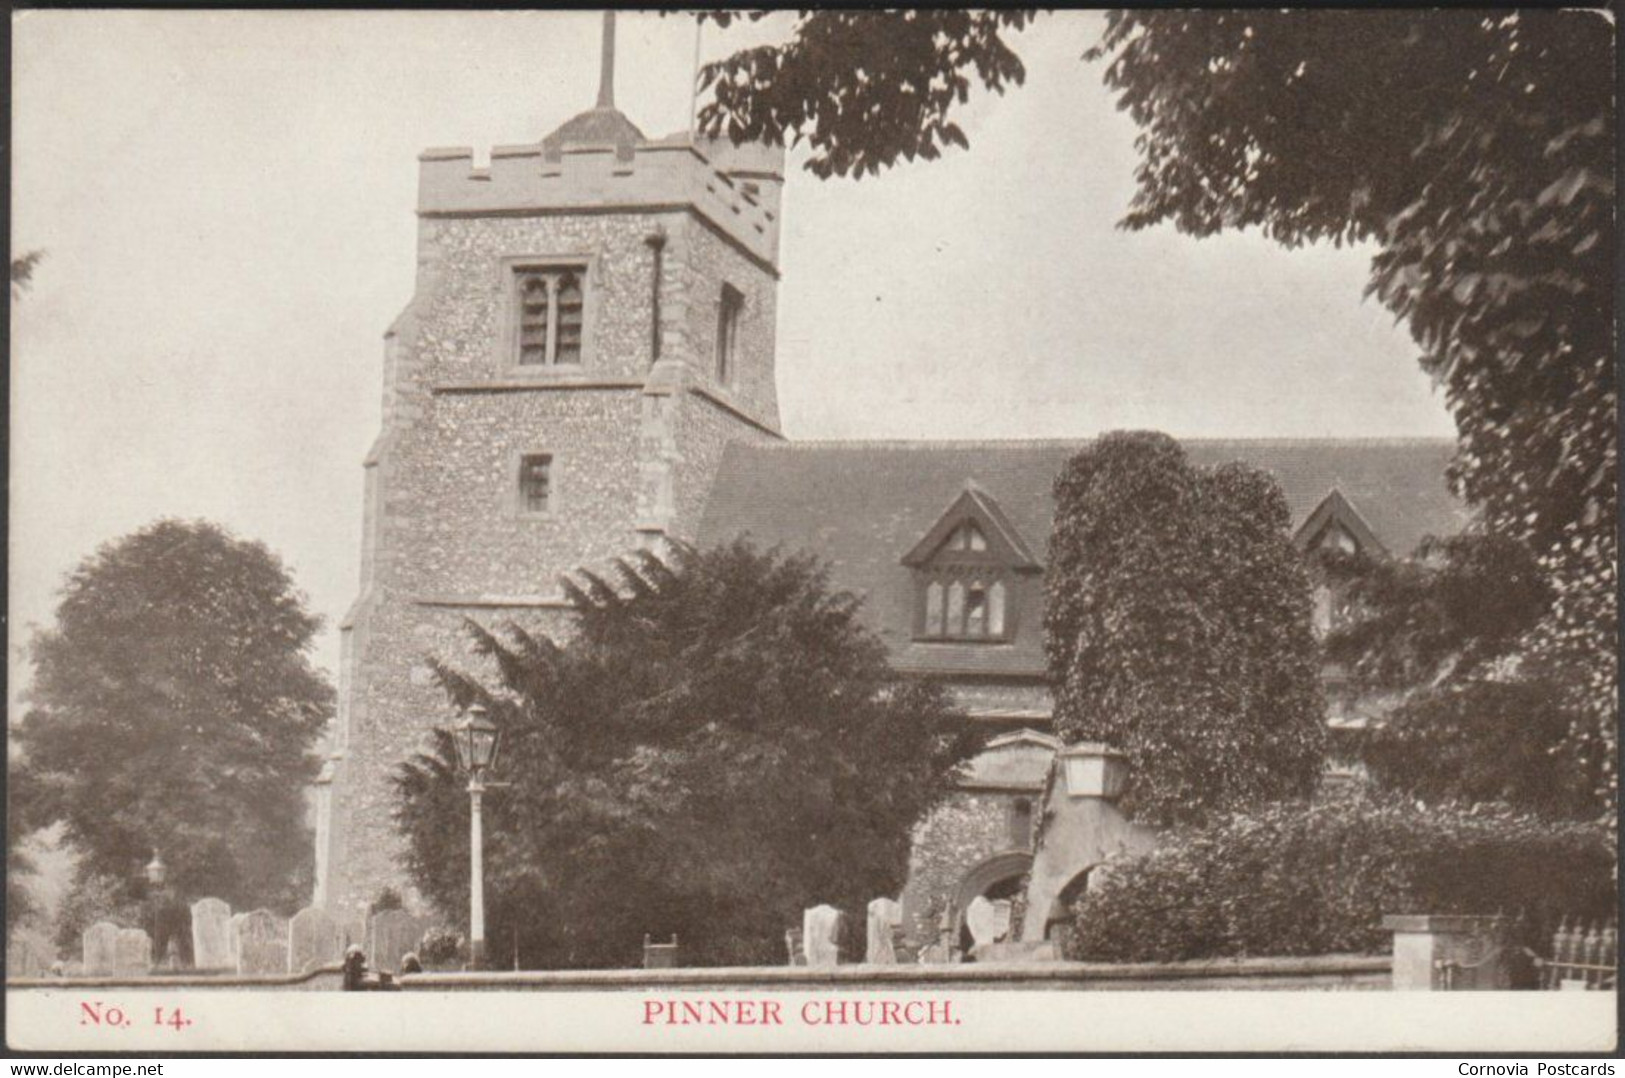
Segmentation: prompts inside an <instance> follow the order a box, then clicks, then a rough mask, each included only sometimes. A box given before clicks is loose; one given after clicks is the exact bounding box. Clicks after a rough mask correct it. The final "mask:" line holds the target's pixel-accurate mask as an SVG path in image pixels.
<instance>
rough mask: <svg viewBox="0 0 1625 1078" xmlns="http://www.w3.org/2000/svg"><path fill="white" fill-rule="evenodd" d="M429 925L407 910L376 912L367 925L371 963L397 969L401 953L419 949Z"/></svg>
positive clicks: (370, 964) (368, 961)
mask: <svg viewBox="0 0 1625 1078" xmlns="http://www.w3.org/2000/svg"><path fill="white" fill-rule="evenodd" d="M428 927H429V926H428V925H426V924H424V923H423V921H422V919H421V918H418V917H414V916H412V915H411V914H410V913H407V912H406V911H405V910H385V911H384V912H383V913H380V914H378V915H376V916H375V917H373V919H372V921H371V922H370V923H369V924H368V925H367V946H366V952H367V965H369V966H371V967H372V968H373V969H381V970H387V971H388V972H390V973H394V972H395V971H396V969H397V968H398V967H399V966H400V964H401V956H402V955H404V954H406V953H407V952H408V951H416V950H417V949H418V947H419V945H420V944H421V943H422V942H423V933H424V932H425V931H426V930H427V929H428Z"/></svg>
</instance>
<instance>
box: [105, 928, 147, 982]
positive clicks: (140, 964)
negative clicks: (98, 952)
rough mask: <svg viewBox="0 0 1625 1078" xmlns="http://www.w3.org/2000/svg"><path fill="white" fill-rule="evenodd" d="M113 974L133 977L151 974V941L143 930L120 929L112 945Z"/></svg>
mask: <svg viewBox="0 0 1625 1078" xmlns="http://www.w3.org/2000/svg"><path fill="white" fill-rule="evenodd" d="M113 972H114V973H117V974H120V975H124V976H133V975H140V974H146V973H151V972H152V939H151V937H149V936H148V935H147V930H146V929H144V928H121V929H119V930H118V936H117V937H116V938H115V940H114V943H113Z"/></svg>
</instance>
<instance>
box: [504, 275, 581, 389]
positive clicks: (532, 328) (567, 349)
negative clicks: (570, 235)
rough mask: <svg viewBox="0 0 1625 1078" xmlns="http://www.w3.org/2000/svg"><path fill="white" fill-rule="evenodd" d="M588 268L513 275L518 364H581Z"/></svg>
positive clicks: (527, 365)
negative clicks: (585, 281) (585, 283)
mask: <svg viewBox="0 0 1625 1078" xmlns="http://www.w3.org/2000/svg"><path fill="white" fill-rule="evenodd" d="M585 277H586V268H585V267H583V266H549V267H546V268H529V269H526V268H521V269H518V270H516V271H515V273H514V289H515V295H514V300H515V308H516V310H517V313H518V318H517V319H516V321H517V323H518V332H519V357H518V358H519V364H520V365H521V366H526V367H542V366H560V365H568V364H577V363H580V362H581V338H582V323H583V321H584V318H583V312H584V310H585V306H586V302H585V290H584V288H585V286H584V280H585Z"/></svg>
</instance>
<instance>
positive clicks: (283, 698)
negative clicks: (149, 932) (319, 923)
mask: <svg viewBox="0 0 1625 1078" xmlns="http://www.w3.org/2000/svg"><path fill="white" fill-rule="evenodd" d="M318 625H319V619H318V618H316V617H315V616H314V615H312V614H310V613H308V612H307V611H306V609H305V605H304V599H303V597H302V596H301V595H300V594H299V593H298V592H297V591H295V590H294V587H293V583H292V581H291V580H290V579H289V577H288V573H287V570H286V569H285V568H284V567H283V566H282V563H281V562H280V561H279V560H278V559H277V558H276V557H275V555H273V554H272V553H271V552H270V551H268V550H266V549H265V547H264V546H263V545H261V544H259V543H254V542H246V541H243V540H239V539H236V538H234V537H232V536H231V535H230V534H228V533H227V532H226V531H224V530H223V529H221V528H220V527H218V526H216V525H214V524H209V523H206V522H201V521H199V522H183V521H177V520H162V521H159V522H157V523H155V524H152V525H149V526H148V527H146V528H143V529H142V530H140V531H138V532H136V533H134V534H132V535H128V536H126V537H124V538H122V539H119V540H117V541H115V542H112V543H108V544H106V545H104V546H103V547H102V548H101V549H100V550H99V551H97V553H96V554H95V555H94V556H92V557H89V558H87V559H86V560H85V561H84V562H82V563H81V564H80V565H79V567H78V568H77V569H75V570H74V571H73V573H72V574H70V576H69V577H68V580H67V582H66V584H65V586H64V587H63V590H62V600H61V603H60V605H59V606H58V607H57V612H56V624H55V625H54V626H53V627H51V628H50V629H47V630H42V631H40V632H38V633H36V634H35V636H34V638H33V640H32V641H31V642H30V645H29V657H30V658H31V660H32V662H33V666H34V677H33V681H32V684H31V686H30V688H29V690H28V693H27V695H26V697H25V699H26V701H27V703H28V705H29V708H28V711H27V712H26V714H25V715H24V717H23V721H22V723H21V725H20V727H19V728H18V730H17V741H18V745H19V748H20V750H21V761H20V763H19V765H18V768H19V770H20V771H21V773H22V775H23V776H24V777H25V779H26V781H28V782H29V783H31V784H33V785H34V786H35V787H36V789H37V791H38V793H37V815H36V817H35V820H36V822H38V823H40V824H45V823H50V822H52V821H58V820H60V821H62V822H63V823H64V824H65V825H66V830H65V836H66V838H67V840H68V841H69V842H70V843H71V844H72V846H73V847H74V848H75V849H76V850H77V851H78V852H79V854H80V861H79V868H78V872H79V880H78V885H77V890H78V892H79V895H78V897H77V898H70V905H73V906H74V907H75V908H78V907H81V906H83V907H86V909H85V915H86V916H87V917H88V918H89V919H94V918H95V916H98V915H100V914H101V913H103V912H111V908H112V907H116V906H119V905H121V904H126V903H129V902H132V901H135V900H138V899H139V898H140V897H141V894H140V890H141V884H140V883H139V882H138V880H139V878H140V874H141V868H142V866H143V865H144V864H145V863H146V862H147V860H149V859H150V858H151V857H152V855H153V852H154V851H155V850H157V851H160V852H161V853H162V856H163V859H164V862H165V864H166V865H168V867H169V879H170V882H171V883H172V884H173V885H174V887H175V889H176V890H177V891H178V892H179V893H181V894H182V895H192V896H199V895H205V894H207V895H216V896H219V897H221V898H224V899H225V900H227V901H228V902H231V903H232V904H233V905H236V906H248V905H270V906H281V907H285V908H287V907H291V906H293V905H295V904H297V902H298V900H299V899H301V898H302V897H303V896H304V895H305V894H306V893H307V891H308V886H309V879H310V871H311V866H310V863H309V860H310V837H309V832H308V830H307V828H306V827H305V823H304V819H305V804H304V787H305V785H306V784H307V783H308V782H309V781H310V780H311V778H313V777H314V775H315V757H314V755H313V754H312V752H311V749H312V745H313V742H314V741H315V739H316V737H317V735H318V734H319V732H320V731H321V728H322V726H323V724H324V723H325V722H326V720H327V718H328V717H329V715H330V714H331V712H332V705H333V691H332V689H331V687H330V686H329V685H328V684H327V682H326V681H325V680H324V679H323V678H322V677H321V676H320V675H319V674H318V673H317V672H316V671H315V670H313V669H312V668H311V666H310V662H309V650H310V647H311V643H312V639H313V637H314V635H315V633H316V630H317V627H318ZM97 895H99V896H101V898H98V899H97V900H96V901H95V902H90V901H89V900H90V899H91V898H93V897H95V896H97ZM97 904H100V905H101V906H103V907H107V909H106V910H97V909H91V908H89V907H90V906H95V905H97Z"/></svg>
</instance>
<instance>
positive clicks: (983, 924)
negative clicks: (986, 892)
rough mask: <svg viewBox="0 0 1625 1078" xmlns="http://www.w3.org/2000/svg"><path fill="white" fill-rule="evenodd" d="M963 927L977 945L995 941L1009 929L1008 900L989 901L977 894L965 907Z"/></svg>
mask: <svg viewBox="0 0 1625 1078" xmlns="http://www.w3.org/2000/svg"><path fill="white" fill-rule="evenodd" d="M965 927H966V928H968V929H969V930H970V936H971V939H972V940H974V941H975V942H976V945H977V946H978V947H979V946H981V945H982V944H984V943H995V942H997V941H998V940H999V939H1000V938H1002V937H1003V936H1004V935H1005V934H1006V933H1008V932H1009V931H1010V902H1009V900H1007V899H1002V898H1001V899H999V900H998V901H997V902H989V901H988V900H987V898H986V897H984V896H982V895H977V896H976V897H975V898H973V899H971V902H970V905H969V906H966V907H965Z"/></svg>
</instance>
